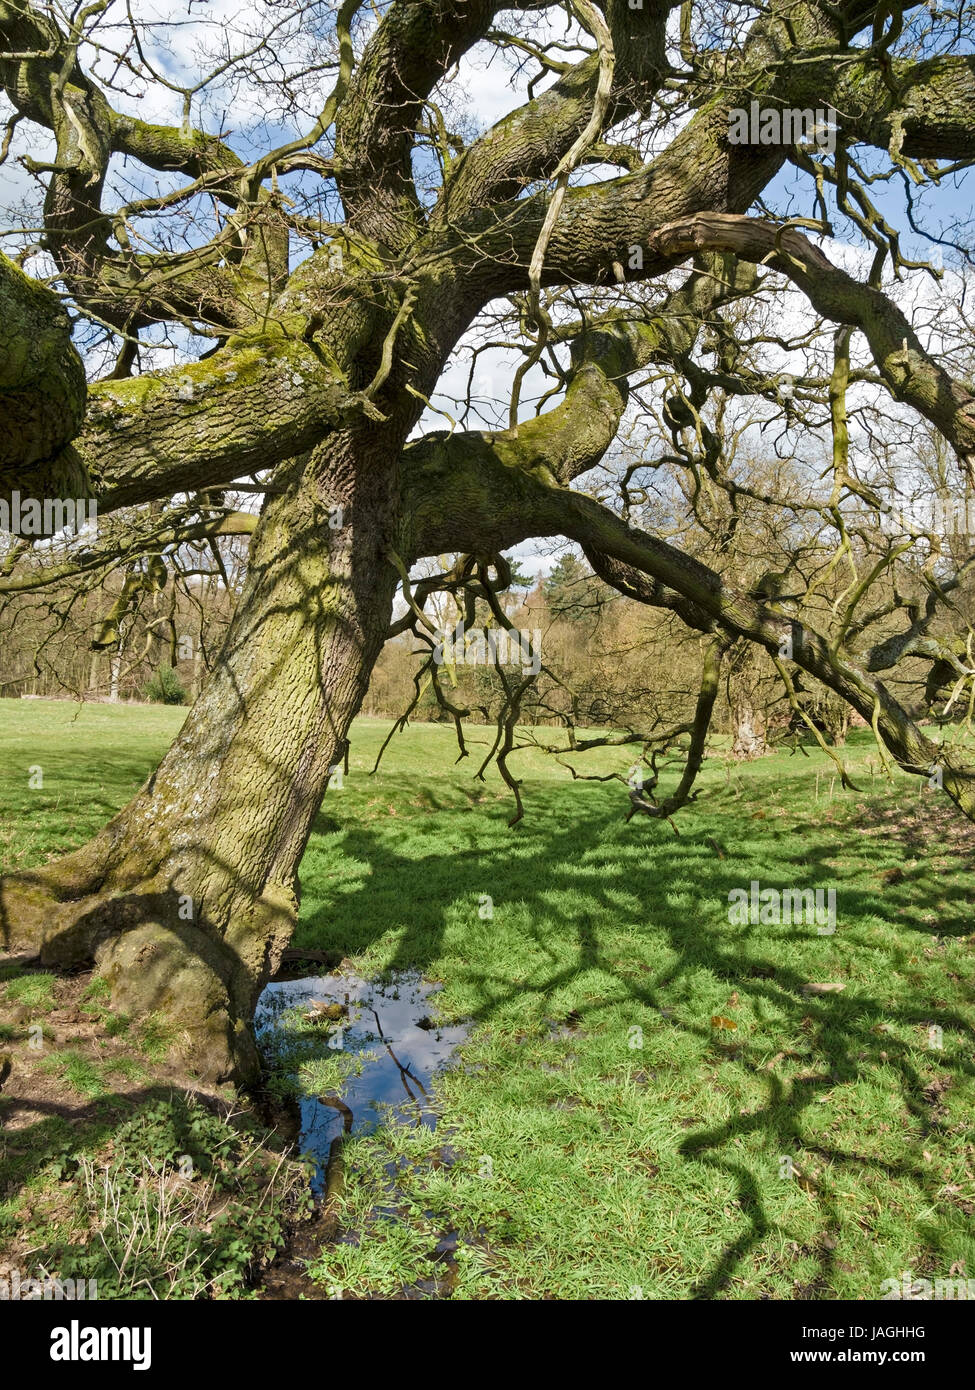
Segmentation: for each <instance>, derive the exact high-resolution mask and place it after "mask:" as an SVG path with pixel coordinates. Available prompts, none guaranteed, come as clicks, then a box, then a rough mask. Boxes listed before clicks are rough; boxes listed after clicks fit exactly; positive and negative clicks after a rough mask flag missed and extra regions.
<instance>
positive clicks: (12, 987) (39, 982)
mask: <svg viewBox="0 0 975 1390" xmlns="http://www.w3.org/2000/svg"><path fill="white" fill-rule="evenodd" d="M6 998H7V1002H8V1003H10V1004H23V1005H24V1006H25V1007H26V1008H29V1009H34V1010H36V1011H37V1012H39V1013H41V1012H44V1011H46V1010H49V1009H53V1008H54V976H53V975H19V976H17V977H16V978H14V979H12V980H10V981H9V983H8V984H7V988H6Z"/></svg>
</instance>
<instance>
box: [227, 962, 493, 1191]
mask: <svg viewBox="0 0 975 1390" xmlns="http://www.w3.org/2000/svg"><path fill="white" fill-rule="evenodd" d="M438 988H439V987H438V986H437V985H431V984H427V983H425V982H424V981H423V979H422V978H421V977H420V976H419V975H418V974H403V975H399V976H397V977H395V978H394V979H393V980H392V981H391V982H389V983H388V984H382V985H380V984H374V983H371V982H370V981H368V980H363V979H361V978H360V977H359V976H357V975H345V974H342V975H318V976H312V977H308V978H306V979H302V980H285V981H280V982H275V983H272V984H269V985H268V986H267V987H266V989H265V990H264V992H263V994H262V995H261V997H260V1000H259V1002H258V1006H257V1013H256V1016H255V1026H256V1030H257V1035H258V1038H259V1039H260V1038H262V1037H263V1040H264V1042H265V1044H266V1045H267V1044H271V1048H272V1050H273V1049H274V1048H275V1047H276V1043H277V1041H278V1040H277V1039H274V1032H279V1031H280V1030H282V1029H283V1028H284V1027H286V1025H287V1020H286V1019H285V1018H283V1017H282V1016H283V1015H285V1014H287V1015H288V1019H291V1020H295V1019H297V1021H298V1022H299V1026H300V1027H301V1031H302V1041H303V1043H304V1044H305V1046H304V1047H303V1049H302V1060H303V1061H307V1060H308V1058H309V1057H311V1056H313V1055H315V1054H317V1056H318V1057H320V1058H323V1059H324V1058H332V1059H335V1058H336V1057H337V1056H340V1057H341V1060H342V1064H343V1068H347V1070H348V1075H347V1076H345V1077H344V1078H343V1080H342V1081H341V1083H340V1085H339V1086H338V1088H337V1089H331V1090H328V1091H323V1092H322V1093H321V1094H303V1095H301V1096H300V1106H301V1137H300V1142H299V1149H300V1151H301V1152H303V1153H307V1154H309V1155H311V1157H312V1158H313V1159H314V1160H315V1164H316V1168H315V1172H314V1174H313V1177H312V1184H311V1185H312V1191H313V1192H315V1193H316V1195H317V1194H320V1193H321V1192H322V1190H323V1187H324V1182H325V1171H326V1167H327V1164H328V1159H329V1150H330V1148H331V1145H332V1141H333V1140H334V1139H337V1138H338V1137H339V1135H341V1134H342V1133H343V1132H348V1133H352V1134H363V1133H368V1131H369V1130H371V1129H375V1128H376V1127H377V1125H380V1124H382V1123H384V1122H385V1121H386V1120H387V1118H388V1117H389V1112H388V1111H386V1110H385V1109H384V1107H386V1106H392V1107H394V1109H393V1115H392V1117H393V1118H394V1119H396V1120H398V1121H400V1122H401V1123H404V1124H424V1125H426V1126H428V1127H429V1128H430V1129H434V1128H436V1122H437V1117H436V1113H435V1111H434V1110H433V1108H432V1103H431V1096H430V1092H431V1085H430V1083H431V1079H432V1077H433V1075H434V1073H435V1072H437V1071H438V1070H439V1069H440V1068H442V1067H443V1066H445V1065H446V1063H447V1062H448V1061H449V1060H450V1056H451V1053H452V1052H453V1051H454V1049H455V1048H456V1047H457V1046H458V1045H459V1044H460V1043H461V1042H463V1041H464V1039H465V1037H466V1036H467V1032H468V1028H467V1026H466V1025H465V1024H463V1023H455V1024H449V1025H448V1024H444V1025H443V1026H440V1025H438V1024H436V1023H434V1022H433V1021H432V1020H431V1018H430V1014H431V1012H435V1009H432V1008H431V996H432V995H434V994H435V993H436V992H437V990H438ZM291 1011H294V1012H293V1013H292V1012H291ZM319 1029H320V1034H319V1032H318V1030H319ZM308 1070H309V1069H308V1068H307V1067H306V1068H305V1070H304V1073H303V1075H305V1076H307V1074H308Z"/></svg>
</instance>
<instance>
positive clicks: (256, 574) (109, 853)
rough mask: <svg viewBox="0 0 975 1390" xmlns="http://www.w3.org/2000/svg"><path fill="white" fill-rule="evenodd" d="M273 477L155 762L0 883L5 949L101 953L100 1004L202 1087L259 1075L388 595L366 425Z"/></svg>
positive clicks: (390, 584) (386, 498) (380, 499)
mask: <svg viewBox="0 0 975 1390" xmlns="http://www.w3.org/2000/svg"><path fill="white" fill-rule="evenodd" d="M282 481H283V484H284V490H283V491H282V492H281V493H279V494H276V495H274V496H272V497H271V499H270V500H269V502H268V503H267V505H266V508H265V511H264V514H263V517H262V519H261V522H260V525H259V527H258V530H257V531H256V533H255V536H254V541H253V548H252V551H251V556H250V564H249V570H248V578H247V583H246V587H245V590H244V593H243V595H242V598H241V601H240V603H239V605H238V608H237V612H236V616H235V618H234V620H233V622H232V624H231V627H230V629H229V632H228V635H227V639H226V643H225V645H224V648H223V650H222V652H221V655H220V658H219V660H218V662H217V664H216V667H215V669H214V671H213V673H212V675H211V677H210V679H209V680H208V682H207V683H206V685H205V687H204V689H203V691H202V693H201V695H200V697H199V699H198V700H197V702H196V704H195V705H194V706H193V708H192V710H191V711H190V713H189V715H188V717H187V720H186V723H185V724H184V726H183V728H182V731H181V732H180V734H179V735H178V737H177V738H176V740H175V742H174V743H173V745H172V748H171V749H170V751H169V752H168V753H167V755H166V757H165V758H164V759H163V761H162V762H161V764H160V765H159V767H158V768H157V769H156V771H155V772H154V773H153V774H152V776H151V777H150V778H149V780H148V781H147V782H146V784H145V785H144V786H143V788H142V789H141V791H140V792H139V793H138V795H137V796H136V797H135V798H134V799H133V801H132V802H131V803H130V804H129V805H128V806H127V807H125V809H124V810H123V811H121V812H120V813H119V814H118V815H117V816H116V817H115V819H114V820H112V821H111V822H110V823H109V824H108V825H107V826H106V827H105V829H104V830H103V831H102V832H101V834H99V835H98V836H97V837H96V838H95V839H94V840H93V841H92V842H91V843H90V844H89V845H86V846H85V847H84V848H83V849H81V850H79V851H78V852H77V853H75V854H72V855H69V856H68V857H67V858H65V859H63V860H61V861H59V862H58V863H57V864H55V865H52V866H50V867H49V868H44V869H40V870H37V871H35V872H27V873H23V874H20V875H15V876H11V877H8V878H7V879H5V880H3V884H2V889H0V892H2V919H3V927H4V935H5V938H6V942H5V944H6V945H7V946H8V949H14V950H16V949H21V950H23V949H27V950H31V951H36V952H37V953H38V954H39V955H40V958H41V960H42V961H43V962H45V963H47V964H52V965H59V966H79V965H82V964H85V963H88V962H92V961H94V962H95V963H96V964H97V969H98V971H99V973H100V974H101V975H103V976H104V977H105V978H106V979H107V980H108V981H109V982H110V983H111V986H112V1007H113V1008H115V1009H117V1010H119V1011H122V1012H126V1013H131V1014H135V1015H138V1014H145V1013H147V1012H156V1013H159V1014H161V1015H162V1016H163V1017H164V1018H165V1019H166V1020H167V1021H168V1022H169V1023H170V1024H172V1025H173V1026H174V1027H176V1028H177V1029H179V1030H186V1031H187V1032H188V1033H189V1034H190V1035H191V1038H192V1052H191V1055H192V1057H193V1059H194V1061H195V1064H196V1065H197V1066H198V1067H199V1069H200V1070H201V1071H202V1072H203V1073H204V1074H205V1075H207V1076H209V1077H211V1078H214V1079H223V1078H229V1077H233V1078H235V1079H237V1080H241V1081H249V1080H252V1079H254V1077H255V1075H256V1073H257V1070H258V1059H257V1054H256V1049H255V1047H254V1042H253V1038H252V1035H251V1030H250V1020H251V1018H252V1015H253V1010H254V1005H255V1003H256V1000H257V996H258V994H259V993H260V991H261V989H262V988H263V986H264V984H265V983H266V982H267V980H268V978H269V977H270V975H271V974H273V972H274V971H275V969H276V967H277V963H278V961H279V959H280V955H281V952H282V951H283V950H284V948H285V946H286V945H287V943H288V940H289V938H290V936H291V933H292V931H293V928H294V925H295V921H296V918H297V912H298V901H299V898H298V881H297V870H298V865H299V863H300V860H301V856H302V854H303V852H304V849H305V845H306V843H307V840H308V836H309V833H310V830H311V825H312V821H313V819H314V817H315V814H316V812H317V811H318V809H319V806H320V804H321V800H322V797H323V795H324V793H325V789H326V786H327V783H328V780H329V775H330V770H331V769H332V768H333V767H334V766H335V765H336V764H337V763H338V762H339V761H340V759H341V757H342V754H343V752H344V748H345V742H346V736H347V733H348V729H349V725H350V723H351V721H352V718H353V716H354V715H355V713H356V711H357V710H358V708H359V705H360V703H361V701H362V698H363V695H364V693H365V690H366V686H367V683H368V679H369V674H370V671H371V669H372V666H373V664H374V662H375V660H376V657H377V656H378V654H379V651H380V649H381V647H382V644H383V641H384V638H385V634H386V631H387V629H388V626H389V617H390V610H391V605H392V598H393V594H394V591H395V584H396V572H395V569H394V568H393V567H392V566H391V565H390V564H389V563H388V561H387V560H386V558H385V541H384V535H385V534H386V532H385V523H386V519H387V518H388V516H389V514H390V506H391V501H392V498H393V492H394V488H395V475H394V469H393V467H392V465H391V464H390V465H388V466H384V465H383V460H382V457H381V454H378V453H377V447H376V444H375V441H370V440H369V439H368V432H367V431H361V432H360V433H359V434H358V435H356V434H353V433H346V434H340V435H336V436H333V437H332V438H331V439H330V440H329V442H328V444H327V446H323V447H322V448H321V449H320V450H319V451H317V452H315V453H313V454H312V455H310V456H308V457H306V458H305V459H302V460H295V461H293V463H292V464H291V465H289V467H288V468H287V470H286V472H285V475H284V477H283V479H282ZM338 509H341V511H339V510H338ZM338 522H341V525H337V523H338Z"/></svg>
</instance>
